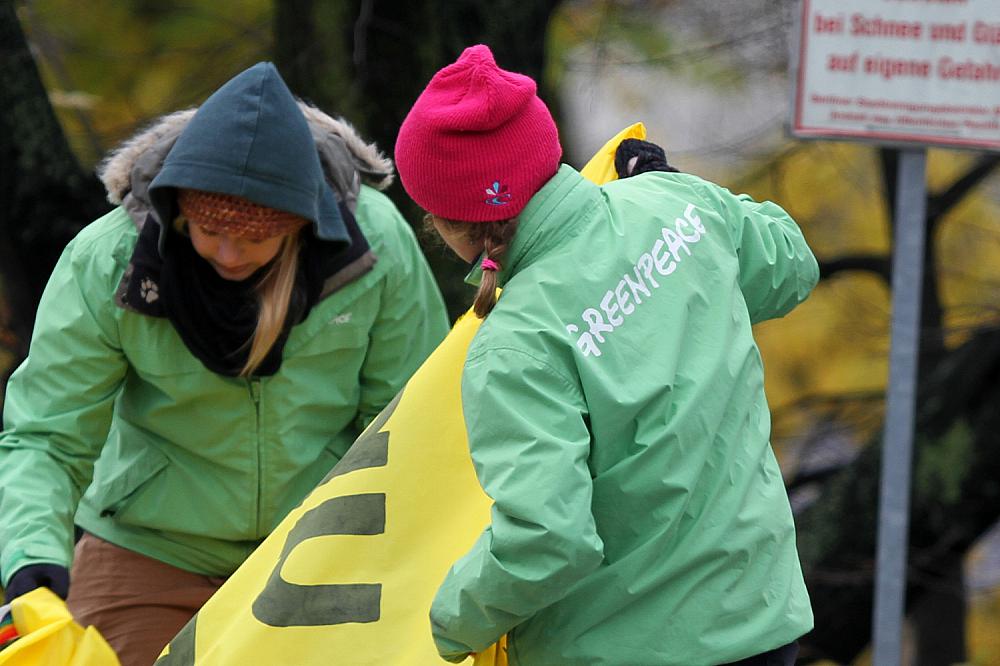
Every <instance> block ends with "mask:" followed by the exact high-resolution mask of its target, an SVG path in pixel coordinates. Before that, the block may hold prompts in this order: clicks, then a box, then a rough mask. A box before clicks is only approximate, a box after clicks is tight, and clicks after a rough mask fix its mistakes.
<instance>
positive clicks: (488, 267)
mask: <svg viewBox="0 0 1000 666" xmlns="http://www.w3.org/2000/svg"><path fill="white" fill-rule="evenodd" d="M480 266H481V267H482V269H483V270H484V271H498V270H500V264H498V263H497V262H495V261H493V260H492V259H490V258H489V257H486V258H485V259H483V263H482V264H480Z"/></svg>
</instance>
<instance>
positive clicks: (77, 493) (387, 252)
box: [0, 66, 448, 583]
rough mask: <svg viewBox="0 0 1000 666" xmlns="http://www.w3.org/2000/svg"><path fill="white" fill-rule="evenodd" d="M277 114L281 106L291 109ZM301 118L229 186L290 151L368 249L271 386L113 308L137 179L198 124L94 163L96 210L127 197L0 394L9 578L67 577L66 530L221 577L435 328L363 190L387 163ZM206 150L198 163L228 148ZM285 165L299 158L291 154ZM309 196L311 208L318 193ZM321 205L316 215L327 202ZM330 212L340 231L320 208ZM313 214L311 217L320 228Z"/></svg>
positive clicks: (423, 349) (324, 300)
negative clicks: (36, 573)
mask: <svg viewBox="0 0 1000 666" xmlns="http://www.w3.org/2000/svg"><path fill="white" fill-rule="evenodd" d="M258 67H260V68H263V66H258ZM263 69H264V72H265V74H267V72H268V71H269V70H273V68H263ZM268 76H270V75H269V74H268ZM274 76H276V74H275V75H274ZM273 79H274V77H273V76H272V80H273ZM283 85H284V84H283V83H282V84H281V86H282V87H283ZM265 93H267V90H266V86H265ZM279 93H280V94H284V95H287V92H284V93H282V92H281V91H280V90H279V91H277V92H276V93H274V94H275V95H277V94H279ZM210 99H211V98H210ZM288 100H291V97H290V96H288ZM251 101H252V100H251ZM279 101H280V100H279ZM282 104H285V102H284V101H282ZM291 104H293V105H294V104H295V102H294V101H291ZM248 107H250V104H249V103H248V104H244V105H243V107H242V108H243V109H247V108H248ZM203 108H204V107H203ZM251 108H252V107H251ZM279 110H280V112H281V113H282V114H287V113H289V109H288V107H287V104H285V106H283V107H281V106H280V105H279ZM301 110H302V111H303V114H304V117H305V118H306V120H307V121H308V124H306V122H303V123H302V124H301V127H300V128H299V130H300V131H299V135H298V139H299V141H300V143H299V144H294V143H292V142H291V141H290V138H289V136H288V135H287V131H288V130H287V126H282V125H281V124H280V123H278V124H277V125H276V124H269V123H260V127H261V128H262V129H261V131H262V132H266V131H268V130H267V128H268V127H278V128H279V129H280V131H284V132H286V134H285V135H283V136H284V138H282V137H277V138H275V137H273V136H272V137H270V141H271V144H268V143H267V142H265V141H264V140H263V138H261V137H258V138H259V139H260V140H259V141H256V142H246V141H244V142H243V143H248V144H249V143H252V144H253V145H254V146H256V149H257V154H256V157H255V158H254V159H257V160H259V161H262V162H261V163H260V164H258V165H255V164H254V162H253V161H252V160H249V161H247V167H246V169H247V173H246V175H245V177H244V176H241V178H243V181H246V182H243V181H241V182H242V185H241V187H252V186H253V185H252V183H251V184H247V182H249V180H250V179H252V178H253V177H254V173H257V174H259V173H261V172H262V171H261V170H260V169H265V168H267V167H268V165H272V166H273V165H274V164H275V162H274V161H273V159H274V157H275V154H274V153H275V150H277V149H276V148H273V149H267V150H264V149H261V146H264V147H265V148H266V147H267V146H268V145H275V146H281V145H285V146H288V145H292V146H297V148H298V149H300V153H301V152H302V151H304V154H302V159H304V160H306V163H307V166H308V165H309V164H312V163H314V164H315V168H316V169H320V168H322V169H323V172H322V173H320V172H317V173H320V175H319V176H318V177H319V178H320V179H323V178H325V179H326V180H327V182H329V183H331V184H332V186H333V187H334V189H335V190H336V191H337V193H338V195H339V196H340V198H341V200H342V201H344V202H345V203H346V205H347V206H348V208H349V209H351V210H352V211H353V213H354V216H355V218H356V219H357V222H358V226H359V227H360V230H361V231H362V232H363V234H364V237H365V238H366V239H367V242H368V245H369V246H370V251H368V252H365V253H364V254H363V255H361V256H359V257H358V258H357V259H356V260H355V261H353V262H352V263H350V264H349V265H347V266H344V267H343V268H342V269H341V270H339V272H337V273H336V274H334V275H331V276H330V277H329V278H328V279H327V281H326V282H325V283H324V284H325V287H324V291H323V294H322V295H321V296H320V300H319V301H318V302H317V303H316V304H315V305H314V306H313V308H312V310H311V311H310V312H309V314H308V316H307V317H306V319H305V320H303V321H302V322H300V323H299V324H297V325H295V326H294V327H293V328H292V329H291V333H290V335H289V337H288V340H287V342H286V344H285V347H284V354H283V360H282V363H281V367H280V369H279V370H278V372H277V373H275V374H273V375H269V376H263V377H255V378H252V379H246V378H239V377H228V376H223V375H219V374H216V373H213V372H211V371H209V370H207V369H206V368H205V367H204V365H202V363H201V362H200V361H199V360H198V359H197V358H196V357H194V356H193V355H192V354H191V353H190V352H189V351H188V349H187V347H185V345H184V343H183V342H182V340H181V338H180V336H179V335H178V333H177V331H176V330H175V328H174V327H173V325H172V324H171V323H170V321H169V320H168V319H165V318H160V317H153V316H148V315H146V314H142V313H140V312H138V311H135V310H134V309H129V308H127V307H123V303H122V301H121V300H120V298H119V297H120V295H121V287H122V285H123V284H124V283H125V279H126V278H127V276H128V274H129V271H131V270H132V265H131V264H130V261H131V259H132V258H133V250H134V248H135V245H136V242H137V238H138V228H139V227H140V225H142V224H154V223H155V221H154V220H153V218H152V217H149V213H150V211H151V209H152V208H151V204H150V201H149V197H148V194H149V185H150V183H151V182H152V181H153V180H154V178H155V177H156V176H157V174H159V173H162V164H163V163H164V156H165V155H168V153H169V150H170V148H171V146H172V145H174V144H175V141H176V140H177V137H178V136H179V135H181V134H182V131H183V129H184V128H185V127H186V126H188V125H189V124H190V123H191V122H193V121H192V117H193V116H194V112H181V113H178V114H173V115H171V116H167V117H165V118H164V119H162V120H161V121H160V122H159V123H157V124H156V125H154V126H153V127H151V128H150V129H148V130H146V131H145V132H143V133H141V134H140V135H139V136H137V137H136V138H134V139H132V140H131V141H130V142H128V143H126V144H125V145H124V146H123V147H122V148H121V149H120V150H119V151H118V152H117V153H116V154H115V155H114V156H113V157H112V158H111V159H110V161H109V162H108V164H107V165H106V167H105V170H104V173H103V174H102V176H103V178H104V181H105V185H106V186H107V187H108V191H109V198H110V199H111V200H112V201H115V202H120V203H121V204H122V205H121V206H119V207H118V208H116V209H115V210H113V211H112V212H110V213H109V214H107V215H105V216H104V217H102V218H101V219H99V220H97V221H96V222H94V223H93V224H91V225H89V226H88V227H86V228H85V229H84V230H83V231H82V232H81V233H80V234H79V235H78V236H77V237H76V238H75V239H74V240H73V241H72V242H71V243H70V244H69V245H68V246H67V247H66V249H65V251H64V252H63V255H62V257H61V259H60V260H59V262H58V265H57V266H56V268H55V270H54V271H53V274H52V276H51V278H50V280H49V283H48V286H47V287H46V290H45V293H44V295H43V297H42V300H41V303H40V305H39V309H38V319H37V322H36V324H35V328H34V334H33V337H32V341H31V348H30V351H29V356H28V358H27V360H26V361H25V362H24V363H23V364H22V365H21V366H20V368H18V369H17V371H16V372H15V373H14V375H13V377H12V378H11V380H10V382H9V384H8V386H7V392H6V397H5V404H4V425H5V430H4V431H3V433H2V435H0V548H2V554H0V571H2V573H3V582H4V583H6V582H7V581H8V580H9V579H10V576H11V575H12V574H13V573H14V572H16V571H17V570H18V569H20V568H22V567H24V566H26V565H29V564H34V563H41V562H51V563H56V564H60V565H65V566H69V564H70V562H71V559H72V552H73V523H74V519H75V522H76V523H77V524H78V525H80V526H81V527H82V528H83V529H85V530H87V531H89V532H92V533H93V534H95V535H97V536H99V537H101V538H103V539H106V540H108V541H110V542H112V543H115V544H117V545H119V546H122V547H125V548H128V549H130V550H134V551H136V552H139V553H142V554H144V555H147V556H150V557H153V558H156V559H158V560H161V561H163V562H166V563H168V564H171V565H174V566H177V567H180V568H182V569H186V570H189V571H193V572H197V573H201V574H208V575H214V576H224V575H228V574H230V573H231V572H233V571H234V570H235V569H236V568H237V567H238V566H239V565H240V563H242V562H243V560H244V559H245V558H246V557H247V556H248V555H249V554H250V552H251V551H253V550H254V548H255V547H256V546H257V545H258V543H259V542H260V540H261V539H262V538H264V537H265V536H266V535H267V534H268V533H269V532H270V531H271V530H272V529H273V528H274V526H275V525H276V524H277V523H278V522H279V521H280V520H281V519H282V518H283V517H284V516H285V515H286V514H287V513H288V512H289V511H290V510H291V509H292V508H293V507H294V506H296V505H297V504H298V503H299V501H300V500H301V499H302V498H303V497H304V496H305V495H306V494H307V493H308V492H309V491H311V490H312V489H313V488H314V486H315V485H316V484H317V483H318V482H319V481H320V479H322V478H323V476H324V475H325V474H326V473H327V472H328V471H329V470H330V468H331V467H333V465H334V464H335V463H336V462H337V461H338V460H339V459H340V458H341V457H342V456H343V455H344V453H345V452H346V451H347V449H348V447H349V446H350V445H351V443H352V442H353V441H354V439H355V438H356V437H357V435H358V434H359V433H360V431H361V430H362V429H363V427H364V426H365V425H367V423H368V422H369V421H370V420H371V419H373V418H374V417H375V416H376V415H377V414H378V413H379V411H381V409H382V408H383V407H384V406H385V405H386V404H388V403H389V401H390V400H391V399H392V398H393V396H394V395H395V394H396V393H397V392H398V391H399V390H400V388H401V387H402V386H403V384H404V383H405V382H406V380H407V379H408V378H409V376H410V375H411V374H412V373H413V372H414V371H415V370H416V369H417V367H418V366H419V365H420V364H421V363H422V362H423V360H424V358H425V357H426V356H427V355H429V354H430V352H431V351H432V350H433V349H434V348H435V347H436V346H437V344H438V343H439V342H440V341H441V339H443V337H444V335H445V334H446V333H447V329H448V322H447V317H446V314H445V310H444V303H443V301H442V299H441V295H440V293H439V292H438V290H437V286H436V284H435V282H434V279H433V276H432V275H431V272H430V270H429V268H428V266H427V263H426V261H425V260H424V257H423V255H422V253H421V252H420V248H419V246H418V244H417V242H416V239H415V237H414V234H413V232H412V230H411V229H410V227H409V225H408V224H407V223H406V221H405V220H403V218H402V216H401V215H400V214H399V212H398V211H397V210H396V208H395V207H394V206H393V205H392V203H391V202H390V201H389V199H388V198H387V197H385V196H384V195H383V194H381V193H380V192H378V191H376V190H375V189H374V188H373V187H369V186H368V185H362V184H361V182H362V180H365V181H368V182H372V183H373V184H376V185H378V186H386V185H388V182H389V181H390V180H391V166H390V164H389V162H388V161H387V160H385V159H384V158H382V157H381V155H380V154H379V153H378V151H377V150H376V149H375V148H374V146H371V145H368V144H364V143H363V142H362V141H361V139H360V138H359V137H357V135H356V134H354V132H353V130H352V129H351V128H350V127H349V126H347V125H346V124H345V123H342V122H341V121H338V120H335V119H333V118H330V117H329V116H326V115H325V114H322V113H321V112H319V111H318V110H316V109H313V108H310V107H305V106H302V107H301ZM290 112H291V113H293V114H294V113H295V109H294V108H292V109H291V110H290ZM303 131H304V132H305V140H306V141H307V145H306V146H305V147H304V148H303V146H302V145H301V132H303ZM310 136H312V137H313V139H314V140H315V148H316V151H312V150H311V148H312V142H311V141H310ZM217 138H218V142H219V145H218V146H209V152H208V153H206V154H207V155H211V154H216V153H212V152H211V151H220V150H224V149H225V147H226V146H235V145H237V143H239V142H238V141H227V140H226V138H225V136H221V135H220V136H218V137H217ZM265 138H266V137H265ZM220 146H221V147H220ZM317 155H319V157H320V161H319V162H317V161H316V156H317ZM285 158H286V160H287V162H286V163H294V161H295V159H296V156H295V155H294V154H292V153H288V154H286V155H285ZM206 159H208V158H206ZM310 160H311V162H310ZM232 162H233V160H230V163H232ZM320 162H321V163H322V164H320ZM170 163H171V162H170V157H169V155H168V156H167V164H170ZM173 164H174V165H175V170H174V175H173V177H174V178H175V179H176V178H178V177H180V176H179V175H178V173H179V174H180V175H183V169H181V170H180V171H178V168H177V165H178V164H180V161H179V160H174V162H173ZM278 164H279V165H280V163H278ZM257 167H260V169H258V170H257V171H256V172H255V171H254V170H255V169H257ZM220 168H221V167H220ZM310 168H311V167H310ZM285 173H287V172H285ZM324 174H325V175H324ZM281 175H284V174H278V176H281ZM220 182H221V181H220ZM270 182H271V183H273V182H275V181H274V180H273V179H272V180H271V181H270ZM275 191H276V192H277V193H278V194H279V195H280V194H282V193H283V192H284V190H281V189H280V188H278V189H276V190H275ZM312 192H313V194H309V195H308V196H311V197H313V198H314V199H315V196H316V195H315V194H314V193H315V192H316V187H315V186H314V187H313V190H312ZM303 200H304V201H305V202H306V203H305V204H303V206H305V205H307V204H308V202H309V199H308V198H303ZM330 201H332V195H331V198H330ZM292 203H295V202H292ZM295 205H298V204H297V203H296V204H295ZM319 205H320V207H321V213H320V216H322V215H325V213H323V212H322V210H329V209H330V208H329V205H328V202H321V204H319ZM324 206H325V207H326V208H325V209H324V208H323V207H324ZM303 214H304V215H309V214H310V213H309V211H308V210H304V212H303ZM331 215H334V216H335V217H333V218H329V219H333V220H334V221H338V223H339V214H338V213H337V211H336V210H335V209H333V212H332V213H331ZM310 219H313V220H314V222H315V221H316V220H317V219H318V220H319V223H320V224H321V225H322V224H323V220H324V219H325V218H322V217H317V216H312V217H310ZM147 220H148V221H147ZM323 231H324V230H323V229H322V228H320V229H318V230H317V233H321V232H323ZM341 233H343V232H342V231H341ZM148 298H156V292H155V290H150V291H149V292H148Z"/></svg>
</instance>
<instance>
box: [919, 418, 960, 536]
mask: <svg viewBox="0 0 1000 666" xmlns="http://www.w3.org/2000/svg"><path fill="white" fill-rule="evenodd" d="M974 439H975V433H974V432H973V431H972V428H971V427H969V424H968V422H967V421H966V420H965V419H962V420H959V421H957V422H956V423H955V424H954V425H952V427H951V428H950V429H949V430H948V431H947V432H946V433H945V434H944V435H943V436H941V437H929V436H920V437H918V441H917V443H916V448H917V449H918V450H919V451H920V457H919V458H918V459H917V465H916V469H915V470H914V473H913V487H914V491H915V492H916V493H917V494H919V495H922V496H923V497H924V498H925V499H924V501H925V502H927V503H928V504H935V505H946V506H950V505H954V504H956V503H957V502H958V501H959V500H961V498H962V484H963V482H964V481H965V480H966V479H967V478H968V473H969V465H970V464H971V462H972V460H973V459H974V456H973V455H972V454H973V441H974ZM942 527H945V526H942Z"/></svg>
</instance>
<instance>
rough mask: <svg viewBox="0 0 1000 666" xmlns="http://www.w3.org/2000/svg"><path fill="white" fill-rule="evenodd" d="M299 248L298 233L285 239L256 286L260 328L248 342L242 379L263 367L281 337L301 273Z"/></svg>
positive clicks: (258, 327) (256, 329) (241, 371)
mask: <svg viewBox="0 0 1000 666" xmlns="http://www.w3.org/2000/svg"><path fill="white" fill-rule="evenodd" d="M300 244H301V240H300V235H299V234H298V233H294V234H290V235H288V236H285V239H284V240H283V241H282V242H281V248H280V249H279V250H278V255H277V257H276V258H275V259H274V262H273V263H272V264H271V268H270V269H269V270H268V271H267V273H265V274H264V277H262V278H261V280H260V282H258V283H257V308H258V309H257V327H256V328H255V329H254V332H253V337H251V338H250V340H249V344H250V353H249V354H248V355H247V362H246V364H245V365H244V366H243V369H242V370H240V377H249V376H250V375H252V374H253V373H254V371H255V370H257V368H258V367H260V364H261V363H263V362H264V359H265V358H266V357H267V353H268V352H269V351H271V347H273V346H274V343H275V342H276V341H277V339H278V336H280V335H281V331H282V329H283V328H284V326H285V319H286V318H287V317H288V305H289V303H291V300H292V290H293V289H294V287H295V276H296V274H297V273H298V269H299V245H300Z"/></svg>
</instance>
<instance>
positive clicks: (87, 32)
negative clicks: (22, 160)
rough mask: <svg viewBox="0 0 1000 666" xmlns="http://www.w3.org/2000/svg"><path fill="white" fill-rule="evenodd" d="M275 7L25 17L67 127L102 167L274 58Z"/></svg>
mask: <svg viewBox="0 0 1000 666" xmlns="http://www.w3.org/2000/svg"><path fill="white" fill-rule="evenodd" d="M271 12H272V3H271V2H270V1H269V0H240V1H235V0H226V1H221V2H194V1H191V2H176V1H173V2H172V1H169V0H168V1H165V2H150V1H149V0H95V1H93V2H76V1H74V0H36V1H34V2H31V3H30V4H27V5H24V6H23V7H22V11H21V12H20V15H21V18H22V21H21V22H22V26H23V27H24V29H25V32H26V33H27V36H28V39H29V40H30V41H31V42H32V45H33V47H34V49H35V54H36V56H35V59H36V62H37V63H38V65H39V68H40V69H41V71H42V75H43V78H44V80H45V83H46V87H47V88H48V89H49V91H50V94H51V96H52V99H53V101H54V103H55V104H54V105H55V106H56V109H57V112H58V113H59V116H60V120H61V121H62V123H63V126H64V128H65V129H66V132H67V135H68V138H69V140H70V143H71V144H72V146H73V148H74V149H75V151H76V152H77V154H78V155H79V156H80V157H81V160H82V161H83V162H84V163H85V164H93V163H95V162H96V161H97V160H98V159H100V157H101V156H102V153H103V152H104V151H105V150H107V149H109V148H111V147H113V146H114V145H115V144H116V143H118V142H119V141H120V140H122V139H124V138H125V137H127V136H128V135H129V134H131V132H132V131H134V129H135V127H136V125H140V124H142V123H144V122H146V121H147V120H149V119H150V118H153V117H155V116H158V115H160V114H162V113H166V112H169V111H174V110H177V109H181V108H186V107H189V106H193V105H195V104H198V103H200V102H201V100H203V99H204V98H205V97H207V96H208V95H209V94H210V93H211V92H212V91H213V90H215V88H217V87H218V86H219V85H220V84H221V83H223V82H225V81H226V80H227V79H229V78H230V77H231V76H232V75H234V74H236V73H237V72H239V71H240V70H242V69H244V68H245V67H247V66H249V65H251V64H253V63H254V62H257V61H258V60H262V59H267V58H269V57H270V53H271V42H272V36H271V35H272V33H271Z"/></svg>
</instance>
